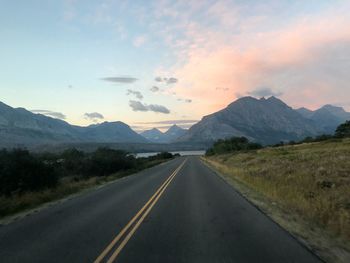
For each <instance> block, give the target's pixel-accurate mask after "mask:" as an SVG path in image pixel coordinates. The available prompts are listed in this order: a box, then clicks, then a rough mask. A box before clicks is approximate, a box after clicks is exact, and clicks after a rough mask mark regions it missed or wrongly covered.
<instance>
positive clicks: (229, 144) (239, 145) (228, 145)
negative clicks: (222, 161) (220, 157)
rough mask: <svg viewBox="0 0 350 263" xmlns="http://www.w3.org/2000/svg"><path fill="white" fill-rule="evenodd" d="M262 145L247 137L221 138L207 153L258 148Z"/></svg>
mask: <svg viewBox="0 0 350 263" xmlns="http://www.w3.org/2000/svg"><path fill="white" fill-rule="evenodd" d="M260 148H262V146H261V145H260V144H258V143H252V142H249V140H248V139H247V138H245V137H232V138H230V139H220V140H218V141H217V142H215V143H214V145H213V146H212V147H211V148H210V149H208V150H207V152H206V155H214V154H222V153H229V152H236V151H242V150H256V149H260Z"/></svg>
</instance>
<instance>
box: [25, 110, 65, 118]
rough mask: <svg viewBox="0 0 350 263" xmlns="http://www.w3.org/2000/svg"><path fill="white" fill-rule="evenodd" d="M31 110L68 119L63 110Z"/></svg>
mask: <svg viewBox="0 0 350 263" xmlns="http://www.w3.org/2000/svg"><path fill="white" fill-rule="evenodd" d="M31 112H33V113H39V114H43V115H46V116H49V117H53V118H56V119H61V120H65V119H66V115H64V114H63V113H61V112H55V111H50V110H31Z"/></svg>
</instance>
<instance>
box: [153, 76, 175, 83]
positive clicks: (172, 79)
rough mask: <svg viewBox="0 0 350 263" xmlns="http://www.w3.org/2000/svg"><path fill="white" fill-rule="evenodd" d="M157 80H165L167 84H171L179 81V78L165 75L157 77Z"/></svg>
mask: <svg viewBox="0 0 350 263" xmlns="http://www.w3.org/2000/svg"><path fill="white" fill-rule="evenodd" d="M154 80H155V81H156V82H164V83H165V84H167V85H170V84H175V83H177V82H178V79H177V78H174V77H170V78H167V77H166V78H165V77H156V78H155V79H154Z"/></svg>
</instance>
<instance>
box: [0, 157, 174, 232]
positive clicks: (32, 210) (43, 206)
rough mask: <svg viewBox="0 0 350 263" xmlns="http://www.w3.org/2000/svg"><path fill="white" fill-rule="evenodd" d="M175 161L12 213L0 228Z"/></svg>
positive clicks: (1, 220) (0, 223) (2, 222)
mask: <svg viewBox="0 0 350 263" xmlns="http://www.w3.org/2000/svg"><path fill="white" fill-rule="evenodd" d="M175 159H176V158H174V159H171V160H168V161H165V162H161V163H159V164H157V165H154V166H151V167H148V168H146V169H143V170H140V171H138V172H135V173H132V174H128V175H126V176H123V177H116V178H113V179H111V180H110V181H106V182H103V183H101V184H96V185H93V186H90V187H87V188H83V189H80V190H78V191H77V192H75V193H72V194H69V195H67V196H64V197H62V198H58V199H55V200H52V201H49V202H45V203H42V204H40V205H38V206H35V207H32V208H29V209H25V210H23V211H20V212H17V213H14V214H11V215H8V216H5V217H2V218H0V227H1V226H6V225H9V224H11V223H13V222H17V221H20V220H22V219H24V218H26V217H28V216H31V215H34V214H37V213H39V212H41V211H43V210H46V209H49V208H51V207H54V206H56V205H59V204H62V203H64V202H67V201H70V200H73V199H75V198H78V197H80V196H82V195H84V194H88V193H90V192H93V191H96V190H99V189H101V188H104V187H107V186H109V185H110V184H113V183H115V182H117V181H121V180H124V179H126V178H129V177H130V176H135V175H137V174H139V173H142V172H144V171H147V170H149V169H152V168H154V167H157V166H161V165H165V164H166V163H168V162H171V161H173V160H175Z"/></svg>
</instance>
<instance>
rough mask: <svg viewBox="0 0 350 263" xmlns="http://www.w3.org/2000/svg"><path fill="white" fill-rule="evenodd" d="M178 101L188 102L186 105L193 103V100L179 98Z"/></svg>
mask: <svg viewBox="0 0 350 263" xmlns="http://www.w3.org/2000/svg"><path fill="white" fill-rule="evenodd" d="M177 100H178V101H183V102H186V103H191V102H192V100H191V99H181V98H178V99H177Z"/></svg>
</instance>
